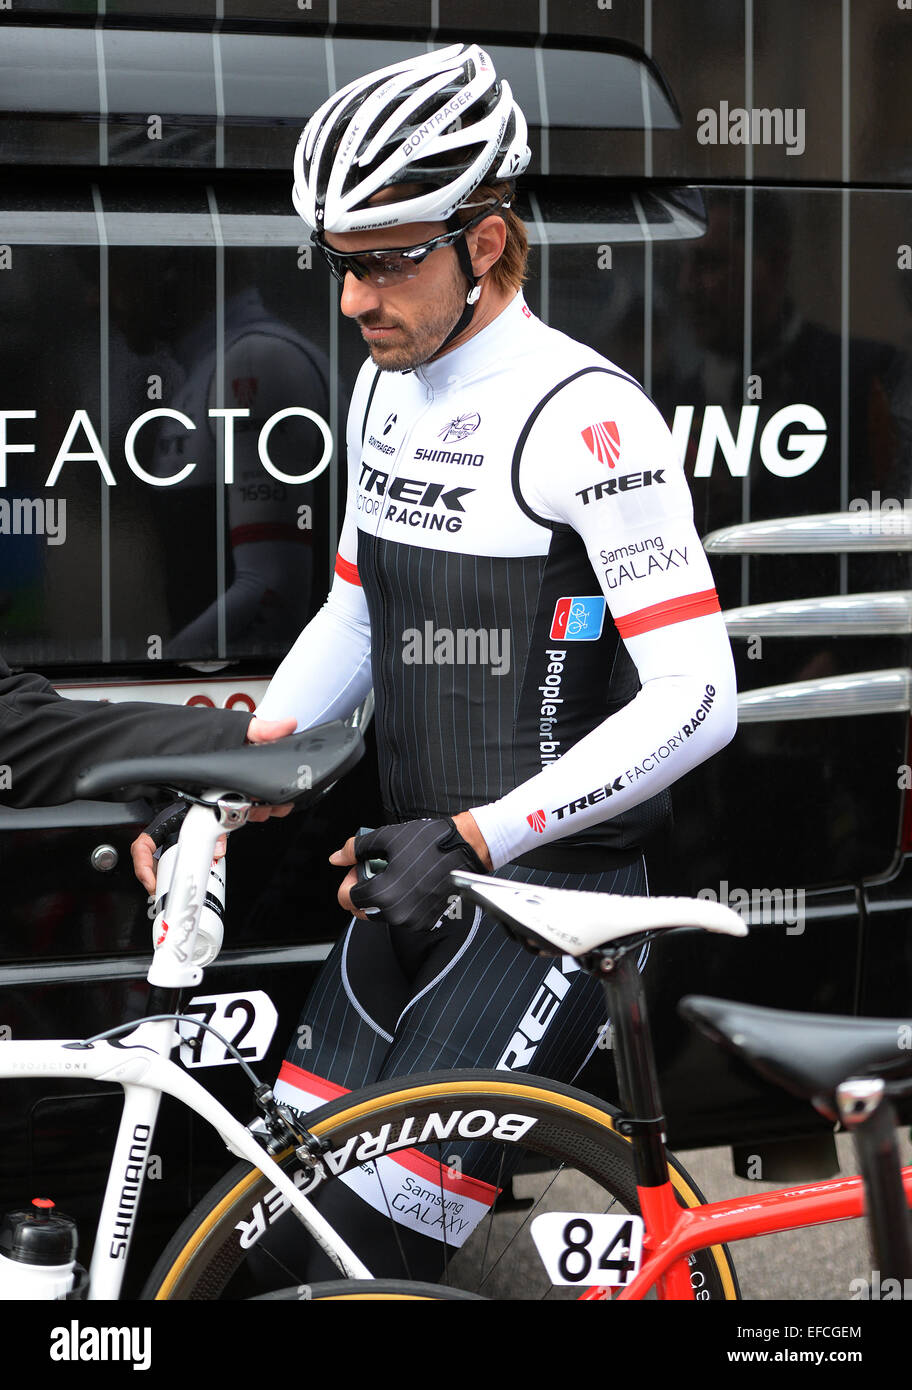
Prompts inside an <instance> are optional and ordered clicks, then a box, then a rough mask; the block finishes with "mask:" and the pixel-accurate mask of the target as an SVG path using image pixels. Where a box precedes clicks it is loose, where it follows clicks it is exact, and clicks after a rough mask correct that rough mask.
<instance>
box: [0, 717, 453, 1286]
mask: <svg viewBox="0 0 912 1390" xmlns="http://www.w3.org/2000/svg"><path fill="white" fill-rule="evenodd" d="M363 751H364V749H363V742H362V738H361V733H360V731H359V729H358V728H356V727H354V726H353V725H351V724H344V723H342V722H341V721H336V722H334V723H331V724H325V725H322V726H320V727H319V728H316V729H312V730H310V731H309V732H308V733H305V734H301V735H297V736H295V737H293V738H290V739H284V740H282V742H281V745H279V744H271V745H268V746H263V747H256V748H241V749H235V750H231V751H230V752H218V753H207V754H203V755H200V756H198V757H189V756H186V755H183V756H181V757H179V758H177V757H170V758H168V757H157V758H143V759H139V758H136V759H125V760H121V761H119V762H116V763H109V764H104V765H99V766H97V767H96V768H94V769H90V770H89V771H87V772H86V773H84V774H83V775H82V777H81V778H80V780H79V783H78V786H77V790H78V791H79V793H80V795H83V796H87V797H92V796H98V795H100V794H102V793H103V792H106V791H112V790H115V789H119V788H121V787H124V786H128V785H129V786H134V785H143V786H145V785H150V784H151V785H154V786H155V787H162V786H167V787H170V788H173V789H177V790H178V793H179V795H180V796H181V797H182V798H183V799H184V800H185V801H186V802H187V803H188V806H189V809H188V810H187V813H186V816H185V817H184V819H183V823H182V825H181V827H180V832H179V836H178V842H177V853H176V858H175V859H174V865H173V875H172V877H171V880H170V886H169V888H168V890H167V893H166V894H164V893H163V897H162V900H161V902H160V903H159V904H158V906H159V907H160V909H161V910H160V911H159V912H158V915H157V917H156V922H155V928H154V931H155V935H156V937H157V939H156V942H155V950H154V955H153V958H152V964H151V966H150V968H149V972H148V976H147V978H148V981H149V985H150V990H149V995H148V1000H147V1005H146V1013H145V1016H144V1017H143V1018H142V1019H141V1020H139V1021H134V1022H129V1023H124V1024H120V1025H118V1026H117V1027H114V1028H109V1029H106V1030H101V1031H99V1032H98V1033H96V1034H94V1035H93V1036H92V1037H91V1038H87V1039H58V1040H32V1041H13V1040H7V1041H4V1042H3V1043H2V1046H0V1079H2V1078H14V1077H21V1076H23V1075H28V1076H29V1077H33V1078H37V1077H62V1078H70V1079H74V1078H77V1079H79V1080H80V1081H83V1082H84V1081H85V1080H87V1079H92V1080H97V1081H103V1082H108V1083H111V1084H116V1085H120V1086H121V1087H122V1088H123V1091H124V1105H123V1111H122V1114H121V1120H120V1126H119V1129H118V1133H117V1138H116V1141H115V1145H114V1151H113V1155H112V1160H111V1165H110V1170H109V1174H108V1179H107V1183H106V1187H105V1194H104V1200H103V1203H102V1208H101V1213H100V1215H99V1218H98V1224H97V1230H96V1234H95V1241H94V1251H93V1256H92V1261H91V1266H90V1269H89V1270H88V1271H86V1270H84V1269H82V1268H81V1267H80V1266H78V1265H75V1264H74V1262H73V1260H72V1259H71V1260H69V1261H66V1260H65V1259H64V1260H58V1259H56V1257H55V1258H54V1259H50V1258H49V1259H47V1261H46V1263H47V1264H48V1265H49V1266H54V1265H55V1264H61V1263H63V1264H66V1263H69V1265H70V1275H69V1276H68V1279H69V1281H70V1282H71V1287H70V1288H69V1289H67V1276H63V1275H61V1276H60V1277H61V1279H62V1280H63V1282H62V1283H60V1284H59V1285H58V1284H55V1283H54V1280H55V1279H56V1278H57V1275H56V1274H55V1273H53V1272H52V1271H51V1270H49V1271H48V1273H49V1275H50V1278H49V1279H48V1280H46V1281H44V1282H42V1281H41V1280H40V1279H39V1278H37V1277H36V1278H35V1279H34V1280H33V1286H34V1288H35V1290H36V1293H35V1296H37V1297H41V1298H67V1299H71V1300H74V1301H75V1300H90V1301H97V1300H110V1299H117V1298H118V1297H119V1295H120V1292H121V1287H122V1282H123V1275H124V1271H125V1268H126V1262H127V1257H128V1255H129V1250H130V1245H131V1242H132V1238H133V1235H134V1232H135V1229H136V1225H137V1218H138V1214H139V1210H140V1201H141V1196H142V1189H143V1185H144V1180H145V1176H146V1163H147V1159H148V1156H149V1153H150V1146H151V1143H152V1138H153V1132H154V1128H155V1122H156V1117H157V1113H158V1108H159V1104H160V1100H161V1096H162V1095H163V1094H166V1095H171V1096H174V1097H175V1098H176V1099H177V1100H179V1101H181V1102H182V1103H183V1104H185V1105H187V1106H189V1107H190V1109H191V1110H194V1111H195V1112H196V1113H197V1114H198V1115H200V1116H201V1117H202V1118H203V1119H205V1120H206V1121H208V1122H209V1123H210V1124H212V1125H213V1126H214V1128H215V1129H216V1130H217V1132H218V1133H219V1134H220V1136H221V1138H222V1140H223V1141H224V1143H225V1144H226V1146H227V1148H228V1149H229V1151H230V1152H232V1153H233V1154H235V1155H236V1156H237V1157H242V1158H244V1159H246V1160H247V1161H248V1163H250V1164H252V1165H253V1166H254V1168H255V1170H256V1171H257V1172H259V1173H260V1174H261V1176H262V1177H263V1180H264V1181H266V1182H268V1183H270V1184H274V1185H275V1186H276V1187H277V1189H278V1190H280V1191H281V1192H282V1193H283V1196H284V1198H285V1200H286V1202H287V1203H288V1205H289V1207H290V1208H291V1209H293V1210H294V1211H295V1212H296V1213H297V1215H298V1216H299V1217H300V1219H301V1221H302V1224H303V1226H304V1228H305V1229H306V1230H307V1231H308V1232H309V1233H310V1234H311V1236H312V1238H313V1239H314V1240H315V1241H316V1242H317V1243H318V1245H319V1246H320V1247H321V1248H322V1249H324V1250H326V1251H327V1253H328V1254H329V1256H330V1257H331V1259H332V1261H333V1262H334V1264H335V1265H336V1266H337V1268H338V1269H339V1270H340V1271H341V1273H342V1274H343V1275H344V1276H346V1282H345V1283H344V1284H343V1285H342V1286H339V1285H337V1284H331V1285H326V1286H315V1287H309V1288H308V1289H307V1291H306V1298H307V1299H308V1300H309V1301H314V1302H317V1301H326V1300H329V1299H338V1298H363V1297H371V1298H411V1299H427V1298H447V1299H449V1298H458V1297H464V1296H468V1297H472V1295H471V1294H469V1295H463V1294H461V1293H460V1292H459V1291H458V1290H447V1289H442V1290H433V1289H430V1288H428V1287H426V1286H415V1285H409V1286H407V1287H402V1286H400V1285H396V1284H394V1283H391V1282H387V1283H384V1282H383V1281H379V1280H377V1281H375V1280H373V1278H372V1276H371V1274H370V1271H369V1270H368V1269H367V1268H366V1266H365V1265H364V1264H363V1262H362V1261H361V1260H360V1259H359V1258H358V1256H357V1255H356V1254H355V1253H354V1252H353V1251H352V1250H351V1249H349V1247H348V1246H347V1245H346V1244H345V1242H344V1241H342V1240H340V1238H339V1237H338V1235H337V1234H336V1233H335V1232H334V1231H333V1230H332V1228H331V1227H330V1226H329V1225H328V1223H327V1222H326V1221H324V1220H323V1218H322V1217H321V1216H320V1215H319V1213H318V1212H316V1211H315V1210H314V1209H313V1207H312V1206H311V1204H310V1203H309V1202H308V1201H307V1199H306V1197H305V1196H303V1195H302V1194H300V1193H299V1192H298V1190H297V1188H296V1187H295V1185H294V1183H293V1182H291V1181H290V1180H289V1178H288V1177H287V1176H286V1175H285V1173H284V1172H283V1171H282V1169H281V1168H280V1167H279V1165H278V1164H277V1163H276V1162H275V1159H274V1157H273V1150H274V1149H275V1148H276V1147H281V1146H283V1145H287V1144H288V1143H291V1145H292V1146H293V1147H294V1148H296V1149H297V1151H298V1153H299V1155H300V1157H301V1158H302V1159H306V1158H307V1156H308V1145H309V1144H310V1142H311V1141H310V1139H309V1136H308V1135H307V1133H306V1131H303V1130H302V1129H301V1128H300V1126H298V1125H296V1124H295V1122H294V1119H293V1117H292V1116H290V1114H289V1113H288V1112H287V1111H286V1110H285V1109H284V1108H283V1107H281V1106H279V1105H277V1104H276V1102H275V1099H274V1097H273V1096H272V1092H271V1090H270V1088H269V1087H268V1086H266V1085H263V1084H261V1083H259V1082H258V1080H257V1078H256V1076H255V1075H254V1074H253V1073H252V1071H251V1070H250V1068H249V1066H248V1065H247V1063H246V1062H245V1061H244V1059H243V1058H242V1056H241V1054H240V1052H239V1051H238V1049H237V1048H236V1047H235V1046H234V1045H233V1044H232V1043H230V1042H228V1041H227V1040H226V1039H224V1038H223V1037H221V1036H220V1035H219V1034H218V1033H217V1032H216V1030H215V1029H214V1028H211V1026H210V1025H209V1024H208V1023H207V1022H204V1021H201V1020H200V1019H199V1018H198V1017H196V1016H192V1015H186V1016H185V1015H181V1013H180V994H181V991H182V990H184V989H187V988H190V987H195V986H197V985H198V984H199V983H200V980H201V979H202V975H203V969H204V967H205V966H206V965H208V964H210V963H211V961H212V960H214V959H215V957H216V956H217V954H218V951H219V949H220V946H221V938H222V929H221V924H220V921H219V919H218V916H217V915H216V916H212V914H211V912H210V916H209V919H208V921H207V922H206V923H205V924H203V922H202V920H201V919H202V918H203V913H204V909H205V908H207V907H209V908H211V906H212V904H213V901H217V898H218V896H219V893H220V891H221V890H223V888H224V883H223V880H222V881H221V889H220V878H221V876H220V872H219V870H218V868H217V867H216V866H215V865H214V858H213V857H214V853H215V848H216V842H217V840H218V838H219V836H220V835H222V834H224V833H227V832H231V831H234V830H236V829H238V828H239V827H240V826H241V825H243V824H244V822H245V820H246V819H247V815H248V813H249V811H250V809H251V807H252V805H253V804H254V802H261V803H266V804H274V805H275V804H282V803H284V802H288V801H302V800H306V799H307V798H308V797H310V798H313V797H314V796H316V795H317V794H318V793H319V792H321V791H322V790H324V789H325V788H328V787H329V786H330V785H332V784H333V783H334V782H335V781H337V780H338V778H339V777H340V776H342V775H343V774H344V773H345V772H346V771H348V769H349V768H351V767H352V766H353V765H354V764H355V763H356V762H357V761H358V760H359V758H360V757H361V756H362V754H363ZM302 774H306V775H302ZM213 788H216V789H218V788H233V789H234V790H228V791H220V790H213ZM210 890H214V895H213V892H212V891H210ZM182 1019H186V1020H187V1021H189V1022H190V1023H191V1024H192V1025H193V1026H194V1027H195V1028H200V1029H209V1031H210V1032H211V1033H213V1034H214V1035H215V1037H216V1038H218V1039H219V1041H220V1042H221V1043H223V1044H224V1045H225V1047H226V1048H228V1050H229V1051H230V1052H231V1053H232V1054H233V1055H234V1057H235V1059H236V1060H237V1061H238V1062H239V1063H240V1065H241V1066H242V1067H243V1068H244V1069H245V1070H246V1071H247V1073H248V1075H249V1076H250V1078H251V1080H252V1083H253V1085H254V1094H255V1097H256V1101H257V1104H258V1106H259V1108H260V1110H261V1119H262V1125H261V1126H259V1127H258V1128H254V1127H250V1126H247V1127H245V1126H244V1125H242V1124H241V1123H240V1122H239V1121H238V1120H236V1119H235V1118H234V1117H233V1116H231V1115H230V1114H229V1113H228V1111H227V1110H226V1109H225V1108H224V1106H222V1105H221V1104H220V1102H218V1101H217V1100H216V1099H215V1098H214V1097H213V1096H211V1095H210V1094H209V1092H208V1091H207V1090H206V1089H205V1088H204V1087H203V1086H202V1085H201V1084H200V1083H199V1082H198V1081H197V1080H196V1079H195V1078H194V1077H193V1076H191V1075H190V1074H189V1072H187V1071H185V1070H183V1069H182V1068H181V1067H180V1066H178V1065H177V1063H175V1062H172V1061H171V1060H169V1053H170V1052H171V1050H172V1048H173V1047H175V1046H176V1045H177V1044H178V1043H180V1042H181V1041H182V1039H181V1038H180V1036H179V1035H178V1034H177V1033H176V1030H175V1023H177V1022H179V1021H181V1020H182ZM54 1205H55V1204H54V1203H53V1202H50V1201H48V1200H45V1199H35V1200H34V1201H33V1210H32V1211H29V1212H27V1213H25V1212H23V1213H16V1214H14V1219H13V1221H12V1222H11V1223H10V1224H8V1225H7V1228H6V1231H5V1235H8V1236H9V1240H8V1243H7V1245H6V1247H5V1248H6V1251H7V1253H9V1252H10V1251H13V1252H15V1254H16V1255H17V1257H19V1259H20V1263H18V1264H16V1263H10V1262H9V1261H7V1260H5V1261H4V1262H3V1264H4V1274H5V1283H4V1294H5V1296H6V1297H22V1296H26V1297H27V1296H28V1293H27V1292H26V1290H27V1288H28V1283H29V1275H32V1276H35V1275H41V1274H43V1273H44V1269H43V1265H41V1264H39V1265H37V1266H36V1265H34V1264H33V1263H30V1261H29V1260H28V1259H27V1258H26V1257H25V1256H24V1254H23V1252H24V1251H25V1250H26V1249H27V1248H29V1249H30V1250H31V1251H34V1250H35V1248H36V1246H35V1242H36V1241H37V1242H39V1243H40V1242H42V1241H43V1240H44V1239H45V1233H46V1232H50V1235H49V1237H48V1239H49V1241H50V1245H51V1246H52V1247H53V1249H54V1250H55V1251H57V1252H59V1251H60V1249H61V1248H62V1247H63V1246H67V1245H68V1244H69V1243H70V1242H71V1241H72V1231H71V1229H70V1226H69V1225H68V1224H67V1223H68V1218H66V1217H63V1216H60V1215H58V1214H56V1213H51V1211H50V1209H51V1208H53V1207H54ZM20 1217H21V1219H20ZM66 1253H69V1254H70V1255H72V1254H73V1253H74V1252H73V1251H72V1248H69V1249H68V1251H67V1252H66ZM17 1271H18V1278H19V1284H18V1285H16V1284H15V1283H14V1280H15V1278H16V1272H17ZM362 1281H364V1282H362ZM39 1284H40V1285H41V1288H42V1290H43V1291H41V1292H38V1291H37V1290H38V1286H39ZM19 1288H21V1289H22V1291H23V1292H21V1293H20V1292H19V1291H18V1290H19ZM49 1289H53V1291H52V1292H48V1290H49ZM301 1296H302V1297H304V1296H305V1295H303V1294H302V1295H301Z"/></svg>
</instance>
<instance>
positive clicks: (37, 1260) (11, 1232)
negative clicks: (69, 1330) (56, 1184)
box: [0, 1197, 76, 1301]
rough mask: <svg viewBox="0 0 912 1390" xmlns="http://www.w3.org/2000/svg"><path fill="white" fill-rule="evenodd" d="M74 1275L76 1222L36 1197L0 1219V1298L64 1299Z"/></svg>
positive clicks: (70, 1287) (71, 1284) (45, 1198)
mask: <svg viewBox="0 0 912 1390" xmlns="http://www.w3.org/2000/svg"><path fill="white" fill-rule="evenodd" d="M75 1278H76V1223H75V1222H74V1221H73V1220H71V1218H70V1217H69V1216H64V1214H63V1212H58V1211H55V1209H54V1203H53V1202H52V1201H51V1200H50V1198H48V1197H36V1198H34V1200H33V1201H32V1204H31V1207H30V1208H29V1209H28V1210H26V1211H11V1212H9V1213H8V1214H7V1215H6V1216H4V1218H3V1220H2V1221H0V1299H3V1300H9V1299H16V1300H18V1301H22V1300H37V1299H44V1300H50V1299H59V1298H66V1296H67V1294H68V1293H70V1291H71V1290H72V1288H73V1284H74V1281H75Z"/></svg>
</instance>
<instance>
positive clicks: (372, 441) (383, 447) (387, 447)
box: [367, 434, 396, 454]
mask: <svg viewBox="0 0 912 1390" xmlns="http://www.w3.org/2000/svg"><path fill="white" fill-rule="evenodd" d="M367 442H368V444H369V445H370V446H371V448H372V449H379V450H380V452H381V454H394V453H395V452H396V450H395V449H394V448H393V446H392V444H383V443H382V442H381V441H380V440H379V439H378V438H377V436H376V435H375V434H369V435H368V436H367Z"/></svg>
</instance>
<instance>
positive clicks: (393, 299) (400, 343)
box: [326, 222, 468, 372]
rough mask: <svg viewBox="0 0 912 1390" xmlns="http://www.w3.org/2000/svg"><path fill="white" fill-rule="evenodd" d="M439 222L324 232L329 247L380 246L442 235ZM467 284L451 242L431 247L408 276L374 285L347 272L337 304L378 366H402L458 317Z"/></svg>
mask: <svg viewBox="0 0 912 1390" xmlns="http://www.w3.org/2000/svg"><path fill="white" fill-rule="evenodd" d="M445 231H446V227H445V226H444V224H443V223H442V222H410V223H408V224H407V225H405V226H402V227H381V228H379V229H378V230H377V231H372V232H338V233H332V234H331V235H329V234H328V235H327V237H326V242H327V245H328V246H330V247H332V249H333V250H335V251H345V252H348V253H355V252H358V251H382V250H386V249H387V248H391V247H395V246H417V245H419V244H421V243H423V242H427V241H430V240H431V239H432V238H433V237H436V236H442V235H443V234H444V232H445ZM467 293H468V287H467V283H466V278H465V276H464V275H463V273H462V271H461V270H460V268H459V261H458V258H457V256H456V252H455V251H454V250H453V248H452V246H442V247H440V248H439V249H438V250H436V251H432V252H431V253H430V255H429V256H427V258H426V259H425V260H423V261H422V262H421V264H420V265H419V266H418V267H417V274H416V276H415V278H414V279H412V280H404V281H402V282H401V283H400V284H398V285H390V286H388V287H387V288H383V289H381V288H378V286H376V285H374V284H372V283H371V281H370V280H357V279H356V278H355V276H354V275H352V274H351V273H349V274H348V275H346V277H345V283H344V285H343V287H342V299H341V308H342V312H343V314H345V315H346V316H347V317H348V318H352V319H354V320H355V322H356V323H357V324H358V326H359V328H360V329H361V336H362V337H363V339H364V341H365V343H366V344H367V348H368V351H369V352H370V355H371V357H372V358H373V360H374V362H375V363H376V365H377V366H378V367H380V368H381V369H382V370H383V371H387V372H406V371H410V370H411V369H412V368H413V367H418V366H420V365H421V363H422V362H427V361H428V360H429V358H431V357H433V356H434V354H435V352H437V350H438V348H439V347H440V346H441V344H442V343H443V341H444V339H445V338H446V337H447V336H448V334H449V333H450V332H451V330H452V328H453V326H454V324H455V323H456V322H457V321H458V319H459V316H460V314H461V313H462V310H463V307H464V305H465V298H466V294H467Z"/></svg>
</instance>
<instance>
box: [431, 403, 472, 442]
mask: <svg viewBox="0 0 912 1390" xmlns="http://www.w3.org/2000/svg"><path fill="white" fill-rule="evenodd" d="M480 424H481V416H480V415H479V414H478V411H477V410H469V411H466V413H465V414H464V415H457V416H456V418H455V419H454V420H451V421H450V422H449V424H447V425H444V427H443V429H442V430H441V431H440V433H439V435H438V436H437V438H438V439H442V440H443V442H444V444H448V443H449V442H450V441H451V440H453V439H468V437H469V435H470V434H474V433H475V431H476V430H477V429H478V426H479V425H480Z"/></svg>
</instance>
